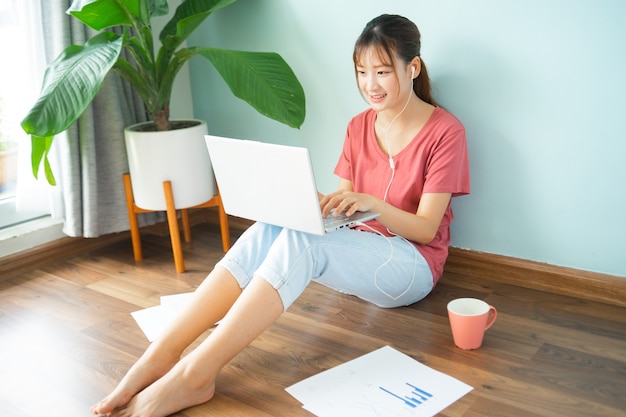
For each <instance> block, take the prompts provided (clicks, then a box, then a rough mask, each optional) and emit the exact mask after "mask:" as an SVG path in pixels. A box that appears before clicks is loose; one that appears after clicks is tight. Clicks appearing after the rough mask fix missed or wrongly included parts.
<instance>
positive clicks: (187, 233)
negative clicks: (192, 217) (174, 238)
mask: <svg viewBox="0 0 626 417" xmlns="http://www.w3.org/2000/svg"><path fill="white" fill-rule="evenodd" d="M180 218H181V220H182V221H183V236H184V237H185V242H187V243H190V242H191V224H190V223H189V210H188V209H181V210H180Z"/></svg>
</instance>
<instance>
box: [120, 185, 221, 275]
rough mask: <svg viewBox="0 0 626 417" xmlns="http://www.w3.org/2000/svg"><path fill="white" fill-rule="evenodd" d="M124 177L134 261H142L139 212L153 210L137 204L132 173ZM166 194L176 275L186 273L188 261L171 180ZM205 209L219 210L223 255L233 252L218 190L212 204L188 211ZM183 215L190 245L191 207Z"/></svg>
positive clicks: (184, 227) (182, 218) (183, 210)
mask: <svg viewBox="0 0 626 417" xmlns="http://www.w3.org/2000/svg"><path fill="white" fill-rule="evenodd" d="M123 178H124V191H125V194H126V206H127V208H128V220H129V222H130V236H131V239H132V242H133V255H134V258H135V261H141V260H142V259H143V252H142V250H141V236H140V234H139V223H138V222H137V213H149V212H152V211H154V210H147V209H142V208H140V207H138V206H137V205H136V204H135V197H134V195H133V187H132V183H131V180H130V174H124V177H123ZM163 193H164V194H165V207H166V213H167V224H168V226H169V231H170V239H171V241H172V252H173V254H174V265H175V267H176V272H178V273H183V272H185V262H184V260H183V248H182V244H181V241H180V229H179V227H178V218H177V216H176V205H175V204H174V192H173V190H172V183H171V181H164V182H163ZM206 207H217V208H218V214H219V222H220V229H221V233H222V248H223V249H224V252H228V250H229V249H230V229H229V227H228V215H227V214H226V212H225V211H224V206H223V205H222V198H221V196H220V192H219V188H218V189H217V195H215V196H214V197H213V198H211V199H210V200H209V201H207V202H206V203H202V204H199V205H197V206H194V207H189V208H193V209H198V208H206ZM180 213H181V220H182V224H183V235H184V238H185V242H188V243H189V242H191V224H190V222H189V210H188V208H185V209H180Z"/></svg>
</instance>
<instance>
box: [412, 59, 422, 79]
mask: <svg viewBox="0 0 626 417" xmlns="http://www.w3.org/2000/svg"><path fill="white" fill-rule="evenodd" d="M410 65H411V79H413V80H414V79H416V78H417V77H418V76H419V75H420V72H421V71H422V60H421V59H420V58H419V57H418V56H416V57H414V58H413V59H412V60H411V63H410Z"/></svg>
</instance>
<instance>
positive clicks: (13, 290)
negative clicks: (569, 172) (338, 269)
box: [0, 222, 626, 417]
mask: <svg viewBox="0 0 626 417" xmlns="http://www.w3.org/2000/svg"><path fill="white" fill-rule="evenodd" d="M232 233H233V239H234V238H236V237H237V236H238V235H239V233H240V231H239V230H237V229H236V228H232ZM193 235H194V237H193V238H194V241H193V243H191V244H185V246H184V253H185V261H186V266H187V269H188V271H187V272H186V273H184V274H179V275H177V274H176V273H175V272H174V264H173V260H172V255H171V251H170V246H169V238H168V236H167V234H166V233H165V232H164V230H163V228H156V229H155V231H153V232H148V231H145V230H144V231H143V232H142V238H143V249H144V256H145V260H144V261H143V262H141V263H135V262H134V261H133V259H132V251H131V243H130V239H124V240H123V241H120V242H114V243H111V244H108V245H107V246H106V247H103V248H99V249H93V250H90V251H89V252H87V253H83V254H79V255H74V256H71V257H69V258H68V259H59V260H57V261H55V262H51V263H49V264H47V265H45V266H43V267H38V268H36V269H34V270H32V271H29V272H27V273H23V274H21V275H18V276H15V277H12V278H9V279H4V280H0V416H2V417H27V416H28V417H35V416H37V417H44V416H45V417H51V416H59V417H60V416H63V417H80V416H88V415H90V414H89V411H88V410H89V407H90V405H91V404H93V403H94V402H96V401H97V400H99V399H100V398H101V397H103V396H104V395H106V394H107V393H109V392H110V391H111V390H112V389H113V387H114V386H115V385H116V383H117V382H118V381H119V380H120V379H121V378H122V376H123V375H124V373H125V372H126V371H127V370H128V368H129V367H130V366H131V364H132V363H133V362H134V361H135V360H136V359H137V358H138V357H139V355H140V354H141V353H142V352H143V350H144V349H145V348H146V346H147V345H148V342H147V340H146V338H145V337H144V335H143V333H142V332H141V331H140V329H139V328H138V326H137V324H136V323H135V321H134V320H133V318H132V317H131V315H130V313H131V312H132V311H136V310H139V309H143V308H146V307H150V306H153V305H156V304H158V303H159V297H160V296H161V295H168V294H174V293H181V292H188V291H191V290H193V289H194V288H195V287H196V286H197V285H198V284H199V283H200V282H201V281H202V279H203V278H204V276H206V274H207V273H208V272H209V271H210V270H211V269H212V267H213V265H214V264H215V262H216V261H217V260H218V259H219V257H220V256H221V243H220V237H219V231H218V228H217V226H216V225H214V224H213V223H211V222H205V223H201V224H198V225H196V226H194V228H193ZM0 262H1V261H0ZM581 295H582V294H581ZM462 296H469V297H478V298H482V299H485V300H486V301H488V302H489V303H491V304H493V305H494V306H496V307H497V308H498V312H499V315H498V320H497V321H496V323H495V324H494V325H493V327H492V328H491V329H490V330H489V331H488V332H487V335H486V337H485V341H484V344H483V347H482V348H481V349H479V350H477V351H462V350H460V349H458V348H455V347H454V345H453V342H452V338H451V334H450V329H449V325H448V319H447V316H446V303H447V302H448V301H449V300H451V299H453V298H456V297H462ZM385 345H390V346H392V347H394V348H396V349H398V350H400V351H402V352H404V353H406V354H408V355H410V356H412V357H413V358H414V359H416V360H418V361H420V362H422V363H423V364H425V365H427V366H430V367H432V368H434V369H436V370H438V371H441V372H444V373H447V374H449V375H451V376H453V377H456V378H458V379H460V380H461V381H463V382H465V383H467V384H469V385H471V386H473V387H474V390H473V391H472V392H470V393H469V394H468V395H466V396H465V397H463V398H462V399H461V400H459V401H458V402H456V403H454V404H453V405H451V406H450V407H448V408H447V409H446V410H444V411H443V412H442V413H441V414H440V415H442V416H448V417H453V416H455V417H456V416H459V417H460V416H464V417H478V416H506V417H511V416H525V417H533V416H554V417H563V416H581V417H590V416H603V417H606V416H624V415H626V308H621V307H616V306H611V305H605V304H599V303H595V302H588V301H585V300H584V299H582V298H581V299H577V298H571V297H564V296H558V295H554V294H548V293H542V292H538V291H533V290H529V289H524V288H520V287H514V286H511V285H507V284H502V283H499V282H493V281H488V280H480V279H476V278H471V279H469V278H468V277H463V276H458V275H452V274H447V275H446V276H445V277H444V278H443V279H442V281H441V282H440V284H439V285H438V286H437V288H436V289H435V291H434V292H433V293H432V294H431V295H430V296H429V297H428V298H427V299H426V300H423V301H421V302H419V303H417V304H415V305H412V306H410V307H405V308H399V309H394V310H383V309H380V308H377V307H375V306H372V305H369V304H367V303H365V302H362V301H360V300H358V299H355V298H353V297H350V296H346V295H342V294H338V293H336V292H333V291H330V290H328V289H326V288H324V287H322V286H320V285H317V284H312V285H311V286H310V287H309V288H308V289H307V290H306V291H305V293H304V294H303V295H302V297H301V298H300V299H299V300H298V301H297V302H296V303H295V304H294V305H293V306H292V307H291V308H290V309H289V310H288V312H287V313H285V314H284V315H283V316H282V317H281V318H280V319H279V320H278V321H277V322H276V323H275V324H274V325H273V326H272V327H270V328H269V329H268V330H267V331H266V332H265V333H264V334H263V335H262V336H261V337H259V338H258V339H257V340H256V341H255V342H253V343H252V344H251V345H250V346H249V347H248V348H247V349H245V350H244V351H243V352H242V353H241V354H240V355H239V356H238V357H237V358H236V359H235V360H233V361H232V363H230V364H229V365H228V366H227V367H226V368H225V369H224V370H223V372H222V373H221V375H220V377H219V379H218V385H217V394H216V396H215V398H214V399H213V400H212V401H210V402H209V403H207V404H204V405H200V406H197V407H194V408H191V409H188V410H185V411H183V412H181V413H179V414H177V415H178V416H187V417H202V416H227V417H237V416H273V417H275V416H281V417H282V416H288V417H291V416H294V417H297V416H310V415H311V414H309V413H308V412H306V411H304V410H303V409H302V408H301V405H300V403H299V402H298V401H296V400H295V399H294V398H293V397H291V396H290V395H289V394H288V393H287V392H286V391H285V390H284V389H285V387H287V386H289V385H291V384H293V383H295V382H298V381H300V380H302V379H304V378H306V377H308V376H311V375H313V374H316V373H318V372H320V371H322V370H326V369H328V368H331V367H333V366H335V365H339V364H341V363H343V362H345V361H348V360H350V359H353V358H356V357H358V356H360V355H362V354H365V353H367V352H370V351H372V350H374V349H377V348H379V347H381V346H385ZM347 417H351V416H347Z"/></svg>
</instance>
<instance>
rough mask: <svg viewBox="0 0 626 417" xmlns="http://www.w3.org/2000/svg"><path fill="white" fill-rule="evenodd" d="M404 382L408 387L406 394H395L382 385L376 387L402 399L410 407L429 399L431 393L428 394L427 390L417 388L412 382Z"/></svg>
mask: <svg viewBox="0 0 626 417" xmlns="http://www.w3.org/2000/svg"><path fill="white" fill-rule="evenodd" d="M405 384H406V386H407V387H409V393H408V394H397V393H394V392H393V391H391V390H388V389H387V388H383V387H378V388H380V389H381V390H382V391H383V392H385V393H387V394H389V395H391V396H393V397H395V398H397V399H398V400H400V401H402V402H403V403H404V404H405V405H407V406H409V407H411V408H415V407H417V406H418V405H421V404H423V403H424V402H426V401H428V400H429V399H431V398H432V397H433V395H432V394H430V393H429V392H427V391H424V390H423V389H421V388H418V387H416V386H415V385H413V384H409V383H408V382H406V383H405Z"/></svg>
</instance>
